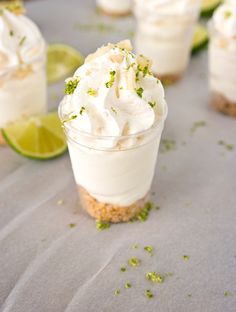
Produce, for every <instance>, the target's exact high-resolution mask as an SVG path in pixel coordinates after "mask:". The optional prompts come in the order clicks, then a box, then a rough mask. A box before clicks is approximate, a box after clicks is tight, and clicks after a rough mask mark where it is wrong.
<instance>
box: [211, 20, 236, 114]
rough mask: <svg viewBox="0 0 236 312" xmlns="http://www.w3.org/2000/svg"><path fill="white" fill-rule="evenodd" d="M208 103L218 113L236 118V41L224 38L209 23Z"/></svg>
mask: <svg viewBox="0 0 236 312" xmlns="http://www.w3.org/2000/svg"><path fill="white" fill-rule="evenodd" d="M208 28H209V34H210V44H209V75H208V76H209V89H210V103H211V105H212V106H213V107H214V108H215V109H216V110H218V111H220V112H222V113H224V114H227V115H229V116H232V117H236V87H235V83H236V39H235V38H226V37H224V36H223V35H222V34H220V33H219V32H218V31H217V30H216V29H215V28H214V26H213V24H212V22H210V23H209V27H208Z"/></svg>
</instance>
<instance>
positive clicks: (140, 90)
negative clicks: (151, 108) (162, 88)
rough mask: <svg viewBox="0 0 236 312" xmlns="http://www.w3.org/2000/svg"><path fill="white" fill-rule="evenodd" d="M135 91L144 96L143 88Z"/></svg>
mask: <svg viewBox="0 0 236 312" xmlns="http://www.w3.org/2000/svg"><path fill="white" fill-rule="evenodd" d="M135 91H136V93H137V94H138V96H139V97H141V98H142V96H143V88H141V87H140V88H138V89H135Z"/></svg>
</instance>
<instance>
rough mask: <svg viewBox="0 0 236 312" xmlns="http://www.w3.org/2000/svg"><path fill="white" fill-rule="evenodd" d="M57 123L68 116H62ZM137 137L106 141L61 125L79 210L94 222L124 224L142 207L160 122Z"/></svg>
mask: <svg viewBox="0 0 236 312" xmlns="http://www.w3.org/2000/svg"><path fill="white" fill-rule="evenodd" d="M61 106H62V104H61V105H60V106H59V117H60V119H61V121H62V122H63V120H66V119H67V118H68V116H64V115H63V114H62V108H61ZM166 115H167V109H166V112H164V115H163V117H162V120H160V121H158V122H156V124H155V125H154V126H153V127H152V128H150V129H148V130H146V131H143V132H139V133H137V134H132V135H126V136H120V137H110V136H95V135H92V134H89V133H85V132H81V131H78V130H77V129H75V128H73V127H72V126H71V124H70V123H67V122H65V123H64V130H65V134H66V137H67V141H68V148H69V153H70V158H71V163H72V168H73V172H74V177H75V181H76V184H77V188H78V191H79V194H80V201H81V205H82V207H83V208H84V209H85V210H86V211H87V212H88V213H89V214H90V215H91V216H92V217H94V218H96V219H99V220H103V221H109V222H125V221H128V220H130V219H132V218H133V217H135V216H136V215H137V214H138V213H139V212H140V211H141V210H142V209H143V207H144V205H145V203H146V201H147V198H148V193H149V190H150V187H151V183H152V179H153V176H154V171H155V164H156V160H157V154H158V148H159V143H160V139H161V134H162V130H163V127H164V121H165V118H166Z"/></svg>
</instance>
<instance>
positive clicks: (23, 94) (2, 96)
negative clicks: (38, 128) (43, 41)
mask: <svg viewBox="0 0 236 312" xmlns="http://www.w3.org/2000/svg"><path fill="white" fill-rule="evenodd" d="M2 59H3V62H4V56H2ZM0 61H1V55H0ZM46 110H47V78H46V47H45V48H44V49H42V51H41V53H40V55H37V57H35V58H34V59H32V60H31V61H30V62H29V63H24V64H20V65H19V66H15V67H10V68H7V69H3V70H1V65H0V128H3V127H5V126H6V125H7V124H9V123H11V122H14V121H16V120H18V119H20V118H22V117H24V116H31V115H37V114H43V113H45V112H46ZM0 142H1V143H4V140H3V138H2V136H1V134H0Z"/></svg>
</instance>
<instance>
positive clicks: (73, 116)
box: [62, 115, 78, 124]
mask: <svg viewBox="0 0 236 312" xmlns="http://www.w3.org/2000/svg"><path fill="white" fill-rule="evenodd" d="M77 117H78V115H72V116H71V117H69V118H67V119H65V120H63V121H62V123H63V124H64V123H65V122H68V121H71V120H73V119H75V118H77Z"/></svg>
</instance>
